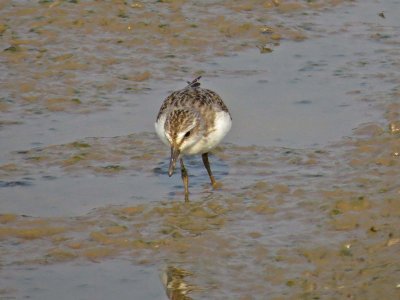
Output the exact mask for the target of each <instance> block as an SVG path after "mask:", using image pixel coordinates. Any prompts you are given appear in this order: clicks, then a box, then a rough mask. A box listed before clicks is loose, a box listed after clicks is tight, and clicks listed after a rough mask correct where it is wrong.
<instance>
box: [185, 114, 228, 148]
mask: <svg viewBox="0 0 400 300" xmlns="http://www.w3.org/2000/svg"><path fill="white" fill-rule="evenodd" d="M231 126H232V120H231V116H230V115H229V114H228V113H227V112H225V111H219V112H217V113H216V114H215V120H214V127H213V128H210V127H209V128H208V129H209V130H210V132H209V133H208V134H206V135H205V136H204V137H202V138H201V139H200V140H199V141H198V142H197V143H196V144H194V145H193V146H192V147H190V148H188V149H185V151H184V152H183V153H184V154H188V155H194V154H200V153H206V152H208V151H210V150H212V149H213V148H214V147H215V146H217V145H218V144H219V142H221V140H222V139H223V138H224V136H225V135H226V134H227V133H228V132H229V130H230V129H231Z"/></svg>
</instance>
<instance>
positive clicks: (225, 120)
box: [155, 76, 232, 201]
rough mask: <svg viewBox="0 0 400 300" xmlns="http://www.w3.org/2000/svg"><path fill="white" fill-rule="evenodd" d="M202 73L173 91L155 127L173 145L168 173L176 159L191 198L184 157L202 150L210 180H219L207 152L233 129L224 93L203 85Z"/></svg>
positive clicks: (167, 142) (161, 137) (162, 108)
mask: <svg viewBox="0 0 400 300" xmlns="http://www.w3.org/2000/svg"><path fill="white" fill-rule="evenodd" d="M200 78H201V76H199V77H197V78H196V79H195V80H193V81H192V82H188V85H187V86H186V87H185V88H184V89H182V90H179V91H175V92H172V94H171V95H169V96H168V97H167V98H166V99H165V100H164V103H163V104H162V106H161V108H160V111H159V112H158V115H157V119H156V123H155V128H156V132H157V135H158V136H159V137H160V139H161V141H163V142H164V144H166V145H167V146H169V147H170V148H171V158H170V162H169V169H168V175H169V176H170V177H171V176H172V174H173V172H174V169H175V165H176V162H177V160H178V159H179V160H180V163H181V175H182V181H183V185H184V188H185V201H189V178H188V173H187V171H186V168H185V165H184V164H183V159H182V157H183V156H184V155H196V154H201V156H202V159H203V163H204V166H205V167H206V170H207V173H208V176H209V177H210V180H211V184H212V186H213V187H214V188H215V187H216V185H217V183H216V181H215V179H214V176H213V174H212V172H211V168H210V163H209V161H208V153H209V151H210V150H212V149H213V148H214V147H215V146H216V145H218V143H219V142H220V141H221V140H222V139H223V137H224V136H225V135H226V134H227V132H228V131H229V130H230V128H231V125H232V117H231V115H230V113H229V111H228V108H227V107H226V105H225V104H224V102H223V101H222V99H221V97H220V96H219V95H218V94H217V93H215V92H213V91H211V90H208V89H203V88H201V87H200V82H199V80H200Z"/></svg>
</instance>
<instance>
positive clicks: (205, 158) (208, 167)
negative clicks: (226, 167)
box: [201, 153, 217, 188]
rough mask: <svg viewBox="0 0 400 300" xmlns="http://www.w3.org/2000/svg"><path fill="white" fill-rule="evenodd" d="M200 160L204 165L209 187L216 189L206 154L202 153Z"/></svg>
mask: <svg viewBox="0 0 400 300" xmlns="http://www.w3.org/2000/svg"><path fill="white" fill-rule="evenodd" d="M201 158H202V159H203V163H204V166H205V167H206V170H207V173H208V176H210V180H211V185H212V186H213V188H216V187H217V182H216V181H215V178H214V176H213V174H212V172H211V168H210V163H209V161H208V153H203V154H202V155H201Z"/></svg>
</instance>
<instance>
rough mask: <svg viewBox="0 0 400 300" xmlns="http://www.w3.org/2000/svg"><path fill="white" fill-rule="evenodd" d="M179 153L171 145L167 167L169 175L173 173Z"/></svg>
mask: <svg viewBox="0 0 400 300" xmlns="http://www.w3.org/2000/svg"><path fill="white" fill-rule="evenodd" d="M179 154H180V151H179V149H175V148H174V147H171V159H170V161H169V168H168V175H169V177H171V176H172V174H173V173H174V170H175V165H176V161H177V160H178V158H179Z"/></svg>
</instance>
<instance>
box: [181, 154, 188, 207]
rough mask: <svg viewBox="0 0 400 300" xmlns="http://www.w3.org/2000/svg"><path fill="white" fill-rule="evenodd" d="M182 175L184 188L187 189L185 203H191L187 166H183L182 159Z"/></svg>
mask: <svg viewBox="0 0 400 300" xmlns="http://www.w3.org/2000/svg"><path fill="white" fill-rule="evenodd" d="M181 175H182V181H183V186H184V188H185V202H189V177H188V173H187V171H186V168H185V165H184V164H183V159H182V158H181Z"/></svg>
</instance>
